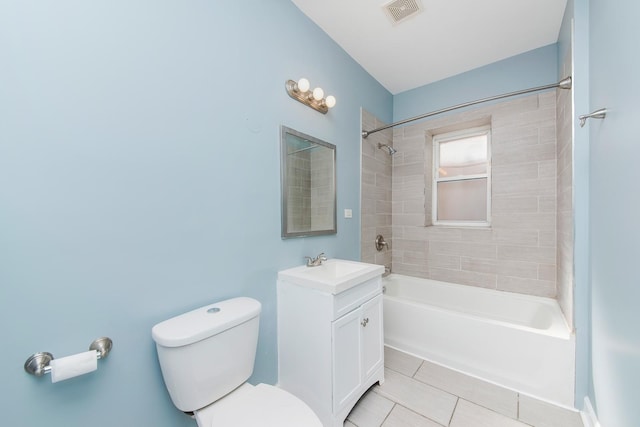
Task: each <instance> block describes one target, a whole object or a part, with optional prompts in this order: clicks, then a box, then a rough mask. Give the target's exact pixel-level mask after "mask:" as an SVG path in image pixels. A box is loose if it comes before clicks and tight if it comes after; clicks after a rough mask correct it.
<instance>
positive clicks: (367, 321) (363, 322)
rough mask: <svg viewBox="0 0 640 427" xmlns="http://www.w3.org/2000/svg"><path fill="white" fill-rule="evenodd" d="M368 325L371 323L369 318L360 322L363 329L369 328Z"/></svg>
mask: <svg viewBox="0 0 640 427" xmlns="http://www.w3.org/2000/svg"><path fill="white" fill-rule="evenodd" d="M367 323H369V318H368V317H365V318H364V319H362V322H360V324H361V325H362V327H365V326H367Z"/></svg>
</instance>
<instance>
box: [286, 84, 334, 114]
mask: <svg viewBox="0 0 640 427" xmlns="http://www.w3.org/2000/svg"><path fill="white" fill-rule="evenodd" d="M286 88H287V93H288V94H289V96H290V97H292V98H293V99H295V100H296V101H299V102H302V103H303V104H304V105H306V106H308V107H311V108H313V109H314V110H316V111H320V112H321V113H322V114H327V111H329V108H333V107H334V106H335V105H336V98H335V97H334V96H332V95H329V96H327V97H326V98H325V97H324V91H323V90H322V88H319V87H317V88H315V89H313V90H312V91H309V89H311V85H310V84H309V80H307V79H305V78H301V79H300V80H298V81H297V82H296V81H293V80H287V83H286Z"/></svg>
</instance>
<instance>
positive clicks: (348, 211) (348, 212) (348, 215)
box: [344, 209, 353, 218]
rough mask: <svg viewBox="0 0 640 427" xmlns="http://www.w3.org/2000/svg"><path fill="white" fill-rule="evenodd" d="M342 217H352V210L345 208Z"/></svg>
mask: <svg viewBox="0 0 640 427" xmlns="http://www.w3.org/2000/svg"><path fill="white" fill-rule="evenodd" d="M344 217H345V218H353V212H351V209H345V210H344Z"/></svg>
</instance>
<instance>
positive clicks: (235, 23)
mask: <svg viewBox="0 0 640 427" xmlns="http://www.w3.org/2000/svg"><path fill="white" fill-rule="evenodd" d="M301 76H305V77H307V78H308V79H309V80H310V81H311V82H312V84H313V85H320V86H322V87H323V88H324V89H325V91H326V92H328V93H330V94H334V95H335V96H336V98H337V100H338V104H337V106H336V107H335V108H334V109H333V110H332V111H330V112H329V114H327V115H326V116H324V115H322V114H319V113H317V112H316V111H314V110H312V109H310V108H307V107H305V106H303V105H302V104H299V103H297V102H296V101H294V100H292V99H290V98H289V97H288V96H287V95H286V92H285V90H284V82H285V80H286V79H288V78H293V79H297V78H299V77H301ZM361 106H362V107H364V108H365V109H367V110H368V111H370V112H372V113H373V114H375V115H377V116H378V117H380V118H381V119H382V120H386V121H390V120H391V118H392V96H391V94H390V93H389V92H387V91H386V90H385V89H384V88H383V87H382V86H381V85H380V84H378V83H377V82H376V81H375V80H374V79H373V78H371V77H370V76H369V75H368V74H367V73H365V72H364V71H363V69H362V68H361V67H360V66H359V65H357V64H356V63H355V62H354V61H353V60H352V59H351V58H349V57H348V56H347V55H346V53H345V52H344V51H342V50H341V49H340V48H339V47H338V46H337V45H336V44H334V43H333V42H332V41H331V40H330V39H329V38H328V37H327V36H326V35H325V34H324V33H323V32H322V31H321V30H320V29H318V28H317V27H316V26H315V25H314V24H313V23H311V21H309V20H308V19H307V18H306V17H305V16H304V15H303V14H302V13H301V12H300V11H299V10H298V9H297V8H296V7H295V6H294V5H293V4H292V3H291V2H288V1H269V2H264V1H260V0H248V1H243V2H226V3H224V5H222V4H221V3H219V2H206V1H201V0H195V1H192V2H183V1H177V0H154V1H151V0H140V1H135V2H131V1H124V0H111V1H91V2H86V1H77V0H59V1H56V2H44V1H38V0H23V1H19V2H10V1H3V2H0V322H1V324H2V329H1V331H0V338H1V340H0V342H2V352H0V367H1V369H2V377H1V378H2V381H0V387H1V389H2V393H1V395H2V399H1V400H0V413H1V414H2V415H1V419H2V421H1V422H0V423H1V424H2V425H7V426H19V425H29V426H33V425H47V426H52V427H55V426H66V427H68V426H87V425H92V426H95V427H107V426H114V425H121V426H125V425H126V426H132V425H140V426H150V425H153V426H158V427H162V426H167V427H168V426H172V427H175V426H188V425H194V422H193V421H192V420H190V419H189V418H187V417H186V416H184V415H183V414H181V413H179V412H178V411H177V410H176V409H174V407H173V406H172V405H171V403H170V401H169V398H168V395H167V393H166V391H165V388H164V385H163V382H162V379H161V374H160V370H159V367H158V365H157V360H156V354H155V347H154V344H153V341H152V339H151V336H150V329H151V327H152V326H153V325H154V324H155V323H157V322H159V321H161V320H164V319H166V318H169V317H171V316H174V315H176V314H179V313H181V312H184V311H186V310H190V309H193V308H196V307H199V306H202V305H205V304H207V303H210V302H212V301H216V300H221V299H225V298H229V297H233V296H238V295H247V296H252V297H255V298H257V299H259V300H260V301H261V302H262V303H263V314H262V322H261V331H260V333H261V336H260V343H259V348H258V358H257V359H258V360H257V362H256V370H255V373H254V376H253V378H252V382H268V383H274V382H275V381H276V378H277V373H276V360H277V355H276V336H275V281H276V272H277V271H278V270H279V269H282V268H287V267H291V266H294V265H298V264H300V263H301V262H302V261H303V256H304V255H309V254H317V253H319V252H321V251H324V252H326V253H327V255H328V256H329V257H342V258H348V259H358V258H359V247H360V245H359V235H360V221H359V217H360V215H359V162H360V160H359V159H360V147H359V143H360V107H361ZM281 124H284V125H287V126H290V127H293V128H295V129H297V130H300V131H302V132H305V133H310V134H312V135H314V136H316V137H318V138H320V139H323V140H326V141H330V142H332V143H334V144H336V145H337V159H338V168H337V175H338V182H337V186H338V211H339V212H342V210H343V209H344V208H351V209H353V210H354V215H353V219H349V220H346V219H343V218H341V216H342V215H339V220H338V234H337V235H335V236H329V237H316V238H308V239H294V240H287V241H283V240H281V238H280V188H279V184H280V172H279V167H280V165H279V126H280V125H281ZM103 335H106V336H110V337H111V338H112V339H113V340H114V349H113V352H112V354H111V355H110V356H109V357H108V359H106V360H104V361H101V362H100V363H99V370H98V371H97V372H95V373H92V374H89V375H85V376H83V377H79V378H75V379H71V380H68V381H66V382H62V383H57V384H51V383H50V380H49V378H48V377H45V378H35V377H31V376H29V375H27V374H26V373H25V372H23V369H22V365H23V363H24V361H25V359H26V358H27V357H28V356H29V355H30V354H32V353H34V352H36V351H49V352H52V353H53V354H54V355H55V356H58V357H62V356H66V355H70V354H73V353H77V352H81V351H85V350H86V349H87V347H88V345H89V343H90V342H91V341H92V340H93V339H95V338H98V337H100V336H103Z"/></svg>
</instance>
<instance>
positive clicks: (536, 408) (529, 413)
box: [519, 396, 583, 427]
mask: <svg viewBox="0 0 640 427" xmlns="http://www.w3.org/2000/svg"><path fill="white" fill-rule="evenodd" d="M519 419H520V420H521V421H522V422H525V423H527V424H531V425H533V426H535V427H583V424H582V418H581V417H580V413H579V412H578V411H575V410H570V409H567V408H563V407H560V406H556V405H552V404H551V403H547V402H543V401H541V400H538V399H534V398H532V397H529V396H520V417H519Z"/></svg>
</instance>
